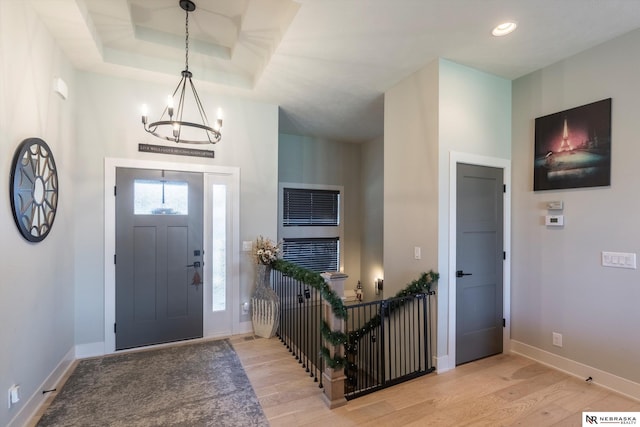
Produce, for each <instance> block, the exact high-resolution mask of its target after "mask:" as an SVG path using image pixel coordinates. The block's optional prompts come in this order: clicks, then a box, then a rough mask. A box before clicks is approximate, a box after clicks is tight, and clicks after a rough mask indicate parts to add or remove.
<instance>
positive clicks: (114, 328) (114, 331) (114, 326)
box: [113, 323, 116, 334]
mask: <svg viewBox="0 0 640 427" xmlns="http://www.w3.org/2000/svg"><path fill="white" fill-rule="evenodd" d="M113 333H114V334H115V333H116V324H115V323H114V324H113Z"/></svg>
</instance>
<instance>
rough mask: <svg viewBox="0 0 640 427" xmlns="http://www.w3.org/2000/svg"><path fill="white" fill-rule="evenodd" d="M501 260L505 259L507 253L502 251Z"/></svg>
mask: <svg viewBox="0 0 640 427" xmlns="http://www.w3.org/2000/svg"><path fill="white" fill-rule="evenodd" d="M502 259H507V253H506V252H505V251H502Z"/></svg>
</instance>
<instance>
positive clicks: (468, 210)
mask: <svg viewBox="0 0 640 427" xmlns="http://www.w3.org/2000/svg"><path fill="white" fill-rule="evenodd" d="M456 190H457V196H456V200H457V212H456V234H457V240H456V248H457V253H456V270H457V272H456V364H458V365H459V364H461V363H466V362H470V361H472V360H476V359H480V358H482V357H486V356H491V355H494V354H498V353H501V352H502V328H503V325H502V323H503V320H502V313H503V301H502V299H503V297H502V295H503V273H502V263H503V210H502V207H503V197H504V196H503V195H504V186H503V175H502V169H498V168H491V167H485V166H475V165H467V164H462V163H459V164H458V165H457V188H456Z"/></svg>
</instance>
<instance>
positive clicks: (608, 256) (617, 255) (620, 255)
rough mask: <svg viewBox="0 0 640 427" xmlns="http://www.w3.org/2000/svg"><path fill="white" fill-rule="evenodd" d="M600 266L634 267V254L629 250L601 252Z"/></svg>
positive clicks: (633, 268)
mask: <svg viewBox="0 0 640 427" xmlns="http://www.w3.org/2000/svg"><path fill="white" fill-rule="evenodd" d="M602 266H603V267H615V268H629V269H632V270H635V269H636V254H635V253H633V252H631V253H629V252H604V251H603V252H602Z"/></svg>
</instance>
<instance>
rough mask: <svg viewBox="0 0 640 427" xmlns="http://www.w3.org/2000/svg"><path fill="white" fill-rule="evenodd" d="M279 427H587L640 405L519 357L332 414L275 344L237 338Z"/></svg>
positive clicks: (486, 362) (429, 378)
mask: <svg viewBox="0 0 640 427" xmlns="http://www.w3.org/2000/svg"><path fill="white" fill-rule="evenodd" d="M231 342H232V344H233V346H234V348H235V349H236V352H237V353H238V355H239V357H240V359H241V361H242V364H243V365H244V368H245V371H246V372H247V375H248V377H249V380H250V381H251V384H252V385H253V388H254V390H255V391H256V394H257V396H258V398H259V399H260V403H261V405H262V408H263V410H264V412H265V414H266V416H267V418H268V419H269V423H270V424H271V426H273V427H277V426H286V427H291V426H331V427H339V426H355V425H362V426H374V425H375V426H395V427H401V426H463V425H464V426H467V425H468V426H512V425H520V426H536V427H539V426H562V427H565V426H581V425H582V411H633V412H640V402H638V401H635V400H632V399H629V398H626V397H624V396H621V395H619V394H616V393H613V392H611V391H609V390H607V389H605V388H603V387H600V386H598V385H597V384H590V383H587V382H585V381H584V380H581V379H579V378H575V377H572V376H569V375H567V374H564V373H562V372H559V371H556V370H554V369H551V368H548V367H546V366H544V365H541V364H538V363H536V362H533V361H531V360H529V359H527V358H524V357H521V356H516V355H507V354H503V355H498V356H494V357H490V358H487V359H483V360H479V361H476V362H472V363H468V364H466V365H463V366H460V367H458V368H456V369H454V370H452V371H449V372H446V373H444V374H439V375H438V374H435V373H433V374H429V375H426V376H424V377H421V378H418V379H415V380H412V381H409V382H406V383H403V384H400V385H397V386H394V387H390V388H387V389H384V390H381V391H378V392H375V393H372V394H369V395H367V396H363V397H360V398H358V399H354V400H351V401H349V402H348V403H347V405H346V406H343V407H341V408H337V409H334V410H330V409H328V408H327V407H326V406H325V404H324V402H323V400H322V398H321V393H322V391H321V390H320V389H319V388H318V386H317V383H314V382H313V380H312V379H310V378H309V376H308V374H306V373H305V372H304V370H303V369H302V368H301V367H300V365H299V364H298V363H297V361H296V360H295V358H294V357H293V356H291V354H290V353H289V352H288V351H287V350H286V348H285V347H284V346H283V345H282V344H281V342H280V341H279V340H278V339H276V338H272V339H269V340H267V339H262V338H256V339H254V338H253V337H252V336H244V337H242V336H239V337H234V338H232V339H231Z"/></svg>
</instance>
